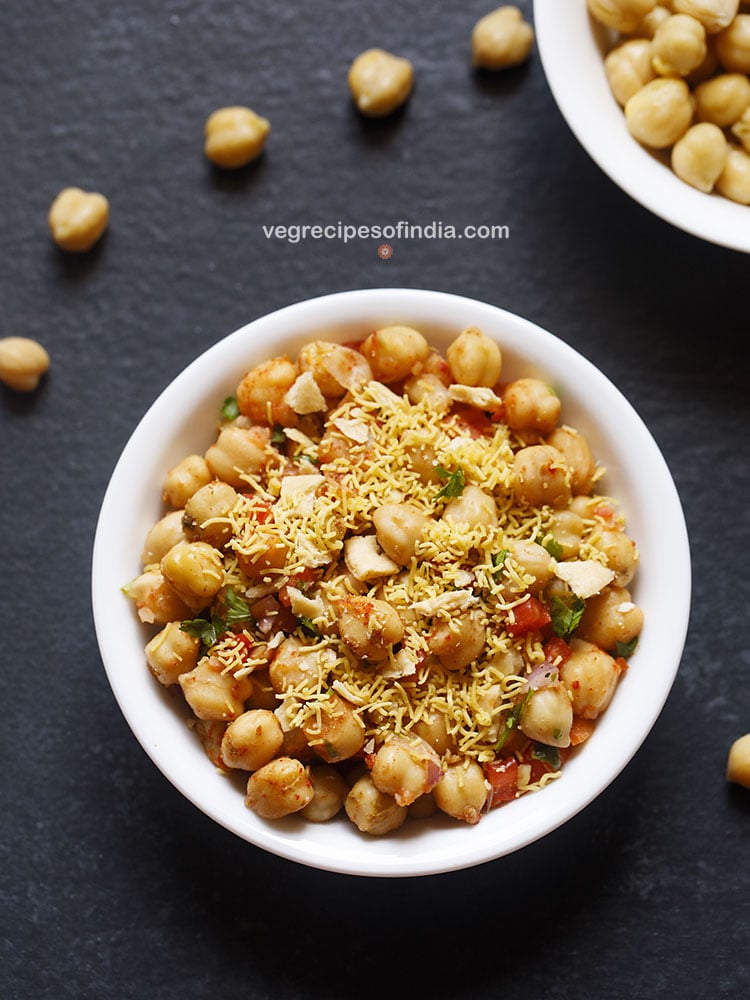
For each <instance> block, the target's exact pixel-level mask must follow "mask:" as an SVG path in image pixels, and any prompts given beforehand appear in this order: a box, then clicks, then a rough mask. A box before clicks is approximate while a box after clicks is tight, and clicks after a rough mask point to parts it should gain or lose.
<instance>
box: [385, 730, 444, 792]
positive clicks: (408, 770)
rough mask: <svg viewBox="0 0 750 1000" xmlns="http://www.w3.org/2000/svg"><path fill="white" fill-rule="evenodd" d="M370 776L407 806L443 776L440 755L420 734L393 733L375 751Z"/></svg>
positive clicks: (428, 790)
mask: <svg viewBox="0 0 750 1000" xmlns="http://www.w3.org/2000/svg"><path fill="white" fill-rule="evenodd" d="M371 776H372V782H373V784H374V785H375V787H376V788H377V789H378V790H379V791H381V792H384V793H385V794H386V795H392V796H393V797H394V799H395V800H396V802H397V803H398V805H400V806H408V805H411V803H412V802H414V801H415V800H416V799H418V798H419V796H420V795H424V794H425V793H426V792H430V791H431V790H432V789H433V788H434V787H435V785H436V784H437V782H438V781H439V780H440V776H441V771H440V758H439V757H438V755H437V753H435V751H434V750H433V748H432V747H431V746H430V745H429V744H428V743H425V741H424V740H421V739H419V738H418V737H412V738H410V739H409V738H404V737H396V736H394V737H391V739H389V740H388V742H387V743H385V744H384V745H383V746H382V747H380V749H379V750H378V752H377V753H376V754H375V759H374V761H373V764H372V771H371Z"/></svg>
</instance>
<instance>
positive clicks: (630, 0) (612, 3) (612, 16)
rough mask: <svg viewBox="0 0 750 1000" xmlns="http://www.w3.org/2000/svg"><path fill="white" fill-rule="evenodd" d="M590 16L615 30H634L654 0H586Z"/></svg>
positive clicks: (651, 6) (649, 9)
mask: <svg viewBox="0 0 750 1000" xmlns="http://www.w3.org/2000/svg"><path fill="white" fill-rule="evenodd" d="M587 4H588V8H589V10H590V11H591V14H592V16H593V17H594V18H595V19H596V20H597V21H599V22H600V24H606V25H607V27H608V28H614V30H615V31H623V32H628V31H635V29H636V28H637V27H638V25H639V24H640V23H641V21H642V20H643V18H644V17H645V16H646V15H647V14H648V13H649V12H650V11H652V10H653V9H654V7H655V6H656V0H587Z"/></svg>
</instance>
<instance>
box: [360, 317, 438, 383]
mask: <svg viewBox="0 0 750 1000" xmlns="http://www.w3.org/2000/svg"><path fill="white" fill-rule="evenodd" d="M429 353H430V346H429V344H428V343H427V341H426V340H425V338H424V336H423V335H422V334H421V333H420V332H419V330H415V329H413V328H412V327H410V326H384V327H382V328H381V329H380V330H375V331H374V332H373V333H371V334H370V335H369V337H367V338H366V339H365V340H364V342H363V344H362V354H363V355H364V356H365V358H366V359H367V361H368V362H369V365H370V368H371V369H372V374H373V378H376V379H378V380H379V381H380V382H385V383H386V384H387V383H390V382H399V381H401V379H404V378H408V376H409V375H412V374H414V372H415V370H417V369H418V367H419V366H420V365H421V364H423V363H424V361H425V360H426V359H427V355H428V354H429Z"/></svg>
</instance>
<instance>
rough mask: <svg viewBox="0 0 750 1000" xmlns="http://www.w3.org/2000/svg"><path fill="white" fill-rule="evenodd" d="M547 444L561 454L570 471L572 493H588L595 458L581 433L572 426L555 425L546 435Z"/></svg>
mask: <svg viewBox="0 0 750 1000" xmlns="http://www.w3.org/2000/svg"><path fill="white" fill-rule="evenodd" d="M547 444H549V445H551V446H552V447H553V448H556V449H557V450H558V451H559V452H560V454H561V455H562V458H563V462H564V463H565V465H566V467H567V469H568V472H569V473H570V489H571V492H572V493H573V494H574V495H576V496H577V495H578V494H580V493H588V492H589V490H590V489H591V485H592V483H593V481H594V475H595V474H596V460H595V459H594V456H593V454H592V452H591V448H590V447H589V443H588V441H587V440H586V438H585V437H584V436H583V434H580V433H579V432H578V431H574V430H573V428H572V427H556V428H555V430H553V431H552V433H551V434H550V435H549V436H548V437H547Z"/></svg>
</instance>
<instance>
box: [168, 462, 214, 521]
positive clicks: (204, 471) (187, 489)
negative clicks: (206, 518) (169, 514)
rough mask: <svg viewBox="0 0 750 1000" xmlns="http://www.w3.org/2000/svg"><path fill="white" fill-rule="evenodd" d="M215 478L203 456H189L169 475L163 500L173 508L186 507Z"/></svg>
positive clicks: (175, 466)
mask: <svg viewBox="0 0 750 1000" xmlns="http://www.w3.org/2000/svg"><path fill="white" fill-rule="evenodd" d="M213 478H214V477H213V476H212V475H211V471H210V469H209V467H208V465H206V460H205V459H204V458H203V457H202V456H201V455H187V456H186V457H185V458H183V459H182V461H180V462H178V463H177V465H174V466H172V468H171V469H170V470H169V472H168V473H167V475H166V477H165V479H164V486H163V488H162V499H163V500H164V502H165V503H168V504H169V505H170V506H171V507H176V508H181V507H184V506H185V504H186V503H187V502H188V500H189V499H190V497H191V496H192V495H193V494H194V493H197V492H198V490H199V489H200V488H201V486H207V485H208V483H210V482H211V480H212V479H213Z"/></svg>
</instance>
